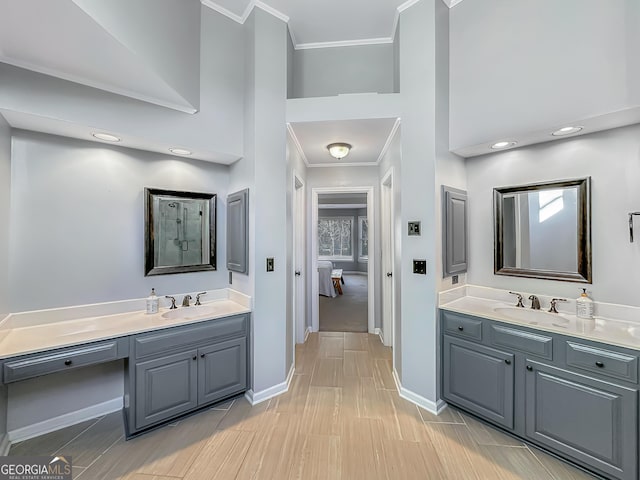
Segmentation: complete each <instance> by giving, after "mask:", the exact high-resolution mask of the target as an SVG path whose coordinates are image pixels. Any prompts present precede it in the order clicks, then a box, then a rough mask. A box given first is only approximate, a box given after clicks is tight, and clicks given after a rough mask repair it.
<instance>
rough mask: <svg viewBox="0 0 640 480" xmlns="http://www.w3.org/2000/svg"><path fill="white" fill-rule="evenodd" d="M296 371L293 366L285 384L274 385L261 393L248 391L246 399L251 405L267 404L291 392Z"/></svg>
mask: <svg viewBox="0 0 640 480" xmlns="http://www.w3.org/2000/svg"><path fill="white" fill-rule="evenodd" d="M295 370H296V369H295V366H294V365H291V368H290V369H289V374H288V375H287V379H286V380H285V381H284V382H282V383H279V384H277V385H274V386H273V387H269V388H267V389H265V390H262V391H260V392H254V391H253V390H247V393H245V394H244V398H246V399H247V401H248V402H249V403H250V404H251V405H257V404H258V403H262V402H265V401H267V400H269V399H270V398H273V397H277V396H278V395H281V394H283V393H286V392H287V391H288V390H289V385H291V380H292V379H293V374H294V373H295Z"/></svg>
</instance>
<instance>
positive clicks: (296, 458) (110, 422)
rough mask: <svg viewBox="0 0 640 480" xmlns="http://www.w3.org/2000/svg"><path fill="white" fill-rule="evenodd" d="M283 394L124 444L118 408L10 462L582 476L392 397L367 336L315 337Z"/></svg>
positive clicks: (381, 355)
mask: <svg viewBox="0 0 640 480" xmlns="http://www.w3.org/2000/svg"><path fill="white" fill-rule="evenodd" d="M296 358H297V361H296V372H295V375H294V377H293V381H292V383H291V388H290V390H289V391H288V392H287V393H285V394H283V395H280V396H277V397H274V398H272V399H271V400H268V401H265V402H263V403H260V404H258V405H256V406H254V407H251V406H250V404H249V403H248V402H247V401H246V400H245V399H244V398H242V397H241V398H237V399H235V400H233V401H230V402H227V403H226V404H223V405H220V406H217V407H215V408H213V409H209V410H207V411H204V412H201V413H199V414H197V415H194V416H192V417H189V418H185V419H182V420H180V421H178V422H175V423H173V424H171V425H168V426H165V427H163V428H161V429H158V430H156V431H154V432H151V433H149V434H146V435H143V436H141V437H138V438H135V439H133V440H130V441H128V442H125V440H124V438H123V432H122V421H121V414H120V412H116V413H113V414H111V415H107V416H106V417H103V418H102V419H100V420H98V421H96V420H92V421H89V422H85V423H84V424H80V425H77V426H73V427H69V428H67V429H63V430H59V431H57V432H53V433H51V434H48V435H44V436H42V437H38V438H35V439H32V440H27V441H25V442H23V443H20V444H17V445H15V446H13V447H12V449H11V454H12V455H43V454H53V453H56V454H60V455H71V456H72V457H73V462H74V465H77V467H75V466H74V478H77V479H79V480H177V479H184V480H231V479H264V480H272V479H278V480H285V479H298V480H313V479H326V480H337V479H343V480H357V479H363V480H364V479H366V480H376V479H379V480H403V479H411V480H414V479H433V480H435V479H442V480H445V479H450V480H462V479H464V480H473V479H475V480H480V479H482V480H485V479H486V480H532V479H535V480H581V479H589V478H591V477H590V476H589V475H587V474H585V473H583V472H581V471H579V470H577V469H575V468H572V467H570V466H568V465H566V464H564V463H562V462H560V461H558V460H556V459H554V458H553V457H551V456H549V455H547V454H544V453H542V452H540V451H539V450H536V449H534V448H531V447H527V446H525V445H524V444H522V443H520V442H518V441H517V440H515V439H513V438H511V437H508V436H506V435H504V434H502V433H500V432H498V431H497V430H495V429H493V428H491V427H488V426H486V425H484V424H482V423H480V422H478V421H476V420H474V419H473V418H471V417H469V416H467V415H464V414H462V413H461V412H459V411H457V410H455V409H453V408H448V409H446V410H445V411H443V412H442V413H441V414H440V415H439V416H437V417H436V416H434V415H432V414H430V413H429V412H427V411H425V410H422V409H420V408H418V407H416V406H415V405H414V404H412V403H410V402H407V401H405V400H403V399H402V398H400V397H399V396H398V393H397V392H396V389H395V384H394V381H393V378H392V375H391V349H390V348H387V347H384V346H383V345H382V343H380V341H379V338H378V337H377V336H375V335H368V334H356V333H314V334H311V335H310V336H309V338H308V340H307V342H306V343H305V344H303V345H299V346H298V347H297V349H296Z"/></svg>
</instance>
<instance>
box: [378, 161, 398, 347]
mask: <svg viewBox="0 0 640 480" xmlns="http://www.w3.org/2000/svg"><path fill="white" fill-rule="evenodd" d="M393 203H394V202H393V169H389V171H388V172H387V173H386V174H385V175H384V176H383V177H382V182H381V184H380V207H381V212H380V219H381V249H382V267H381V268H382V339H383V343H384V345H385V346H387V347H393V337H394V329H395V321H394V317H395V282H396V281H395V279H394V278H393V265H394V251H395V249H394V235H393V233H394V225H395V210H394V204H393Z"/></svg>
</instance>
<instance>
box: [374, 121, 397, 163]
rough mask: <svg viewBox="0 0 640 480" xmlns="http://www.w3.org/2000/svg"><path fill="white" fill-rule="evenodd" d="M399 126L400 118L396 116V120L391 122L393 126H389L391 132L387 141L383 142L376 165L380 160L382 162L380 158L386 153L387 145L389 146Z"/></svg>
mask: <svg viewBox="0 0 640 480" xmlns="http://www.w3.org/2000/svg"><path fill="white" fill-rule="evenodd" d="M399 127H400V119H399V118H396V122H395V123H394V124H393V127H392V128H391V132H390V133H389V136H388V137H387V141H386V142H384V146H383V147H382V150H381V151H380V155H378V160H376V165H380V162H382V159H383V158H384V156H385V155H386V154H387V150H389V147H390V146H391V142H393V137H395V135H396V132H397V131H398V128H399Z"/></svg>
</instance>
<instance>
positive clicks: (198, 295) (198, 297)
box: [195, 292, 207, 306]
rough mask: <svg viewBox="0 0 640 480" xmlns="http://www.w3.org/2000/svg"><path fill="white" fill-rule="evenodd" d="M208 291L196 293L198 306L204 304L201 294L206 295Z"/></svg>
mask: <svg viewBox="0 0 640 480" xmlns="http://www.w3.org/2000/svg"><path fill="white" fill-rule="evenodd" d="M206 293H207V292H200V293H199V294H197V295H196V303H195V305H196V306H198V305H202V304H201V303H200V295H206Z"/></svg>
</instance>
